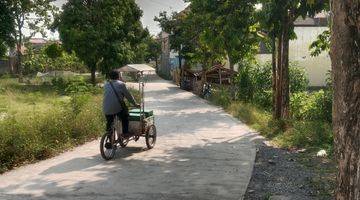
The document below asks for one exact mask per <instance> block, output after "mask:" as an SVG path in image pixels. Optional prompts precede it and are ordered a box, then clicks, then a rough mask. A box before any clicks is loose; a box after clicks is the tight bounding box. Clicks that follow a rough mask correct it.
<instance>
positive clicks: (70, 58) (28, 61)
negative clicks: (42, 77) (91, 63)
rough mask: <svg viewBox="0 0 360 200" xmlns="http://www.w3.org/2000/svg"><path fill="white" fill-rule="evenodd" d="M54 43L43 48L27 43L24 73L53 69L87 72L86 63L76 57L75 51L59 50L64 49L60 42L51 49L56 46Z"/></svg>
mask: <svg viewBox="0 0 360 200" xmlns="http://www.w3.org/2000/svg"><path fill="white" fill-rule="evenodd" d="M54 44H56V43H53V44H50V45H47V46H44V47H42V48H41V49H35V48H34V47H33V46H32V45H31V44H29V43H26V44H25V45H26V48H27V51H26V54H25V55H24V60H23V65H24V74H34V73H36V72H49V71H52V70H64V71H73V72H87V68H86V66H85V64H84V63H83V62H82V61H81V60H79V58H77V57H76V55H75V53H72V52H71V53H67V52H63V51H59V50H62V47H61V46H60V45H59V44H56V48H55V50H54V51H53V50H50V49H53V48H54V46H55V45H54ZM52 51H53V52H52ZM49 52H52V53H49Z"/></svg>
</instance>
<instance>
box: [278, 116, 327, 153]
mask: <svg viewBox="0 0 360 200" xmlns="http://www.w3.org/2000/svg"><path fill="white" fill-rule="evenodd" d="M277 141H278V142H279V144H280V145H281V146H284V147H306V148H308V147H318V148H325V149H331V147H332V143H333V134H332V128H331V125H330V124H329V123H324V122H322V121H295V122H293V124H292V126H291V127H290V128H288V129H287V131H286V132H285V133H284V134H282V135H280V136H279V137H277Z"/></svg>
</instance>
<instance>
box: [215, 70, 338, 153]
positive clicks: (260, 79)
mask: <svg viewBox="0 0 360 200" xmlns="http://www.w3.org/2000/svg"><path fill="white" fill-rule="evenodd" d="M289 76H290V80H291V81H290V108H291V109H290V110H291V112H290V116H291V117H290V118H289V119H287V120H274V119H273V117H272V113H271V111H272V101H273V100H272V97H273V95H272V90H271V87H272V86H271V64H265V65H250V66H247V67H244V68H242V70H240V72H239V74H238V75H237V76H236V77H235V84H234V87H226V86H218V87H215V88H214V91H213V95H212V97H211V99H210V101H211V102H213V103H214V104H216V105H220V106H222V107H223V108H224V109H225V110H227V111H228V112H229V113H231V114H232V115H233V116H235V117H237V118H239V119H240V120H241V121H243V122H245V123H246V124H248V125H250V126H251V127H252V128H254V129H255V130H257V131H259V132H260V133H261V134H262V135H264V136H265V137H266V138H268V139H271V140H272V141H273V142H274V144H276V145H278V146H280V147H286V148H309V149H312V150H313V151H314V150H320V149H325V150H326V151H327V152H330V153H332V152H333V136H332V127H331V106H332V92H331V89H330V87H325V88H323V89H320V90H318V91H311V92H310V91H308V90H307V89H308V80H307V75H306V74H305V70H304V69H302V68H301V67H299V66H297V65H296V64H291V65H290V74H289ZM329 85H330V83H329ZM231 90H233V91H231Z"/></svg>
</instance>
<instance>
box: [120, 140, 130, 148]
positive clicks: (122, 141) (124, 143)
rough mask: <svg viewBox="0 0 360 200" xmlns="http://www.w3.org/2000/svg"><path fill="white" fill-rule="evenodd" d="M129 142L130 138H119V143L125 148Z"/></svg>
mask: <svg viewBox="0 0 360 200" xmlns="http://www.w3.org/2000/svg"><path fill="white" fill-rule="evenodd" d="M128 143H129V140H128V139H123V138H120V139H119V144H120V146H121V148H125V147H126V145H127V144H128Z"/></svg>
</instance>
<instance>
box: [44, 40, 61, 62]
mask: <svg viewBox="0 0 360 200" xmlns="http://www.w3.org/2000/svg"><path fill="white" fill-rule="evenodd" d="M45 54H46V56H47V57H49V58H51V59H56V58H59V57H61V56H62V54H63V50H62V48H61V46H60V45H59V44H57V43H52V44H50V45H48V46H47V47H46V48H45Z"/></svg>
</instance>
